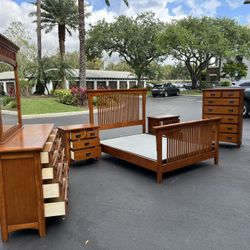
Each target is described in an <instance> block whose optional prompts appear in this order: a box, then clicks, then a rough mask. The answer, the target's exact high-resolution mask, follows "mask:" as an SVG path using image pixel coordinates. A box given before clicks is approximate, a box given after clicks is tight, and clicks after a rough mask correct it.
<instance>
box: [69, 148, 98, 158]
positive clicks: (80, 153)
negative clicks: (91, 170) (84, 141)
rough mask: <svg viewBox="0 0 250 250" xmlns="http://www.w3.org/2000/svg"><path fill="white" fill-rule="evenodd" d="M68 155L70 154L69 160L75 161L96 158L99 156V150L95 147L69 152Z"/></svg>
mask: <svg viewBox="0 0 250 250" xmlns="http://www.w3.org/2000/svg"><path fill="white" fill-rule="evenodd" d="M70 154H71V159H72V160H75V161H79V160H86V159H91V158H98V157H100V154H101V148H100V147H96V148H89V149H83V150H76V151H71V152H70Z"/></svg>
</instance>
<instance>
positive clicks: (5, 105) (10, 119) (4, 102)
mask: <svg viewBox="0 0 250 250" xmlns="http://www.w3.org/2000/svg"><path fill="white" fill-rule="evenodd" d="M15 89H16V87H15V74H14V68H13V67H12V66H11V65H9V64H7V63H4V62H0V108H1V119H2V132H3V133H5V132H7V131H8V130H9V129H11V128H13V127H15V126H16V125H17V124H18V112H17V98H16V90H15Z"/></svg>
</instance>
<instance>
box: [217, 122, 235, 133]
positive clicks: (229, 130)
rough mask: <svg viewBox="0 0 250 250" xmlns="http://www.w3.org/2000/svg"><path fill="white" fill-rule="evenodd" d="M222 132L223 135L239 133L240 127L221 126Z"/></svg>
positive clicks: (232, 125) (231, 125)
mask: <svg viewBox="0 0 250 250" xmlns="http://www.w3.org/2000/svg"><path fill="white" fill-rule="evenodd" d="M220 132H223V133H237V132H238V126H237V125H234V124H221V125H220Z"/></svg>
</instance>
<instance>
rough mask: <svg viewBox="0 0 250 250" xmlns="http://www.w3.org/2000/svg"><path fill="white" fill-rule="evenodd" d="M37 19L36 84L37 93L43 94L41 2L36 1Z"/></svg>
mask: <svg viewBox="0 0 250 250" xmlns="http://www.w3.org/2000/svg"><path fill="white" fill-rule="evenodd" d="M36 18H37V22H36V25H37V28H36V33H37V65H38V75H37V83H36V93H37V94H43V93H44V86H43V84H42V83H41V72H40V68H41V59H42V35H41V33H42V28H41V0H37V1H36Z"/></svg>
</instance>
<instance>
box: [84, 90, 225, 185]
mask: <svg viewBox="0 0 250 250" xmlns="http://www.w3.org/2000/svg"><path fill="white" fill-rule="evenodd" d="M87 93H88V102H89V119H90V123H92V124H96V125H98V126H99V127H100V129H111V128H119V127H126V126H135V125H141V126H142V134H140V135H133V136H125V137H120V138H115V139H109V140H103V141H101V149H102V152H104V153H107V154H110V155H113V156H115V157H117V158H120V159H122V160H125V161H128V162H130V163H133V164H136V165H139V166H141V167H144V168H146V169H149V170H152V171H154V172H156V174H157V183H161V182H162V176H163V174H164V173H167V172H169V171H172V170H175V169H179V168H182V167H185V166H188V165H192V164H194V163H197V162H200V161H203V160H207V159H210V158H214V164H218V157H219V153H218V148H219V147H218V146H219V145H218V141H219V126H220V118H211V119H203V120H198V121H190V122H183V123H175V124H170V125H163V126H158V127H154V129H155V135H151V134H146V94H147V90H146V89H130V90H90V91H88V92H87ZM94 103H95V105H96V110H95V109H94Z"/></svg>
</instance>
